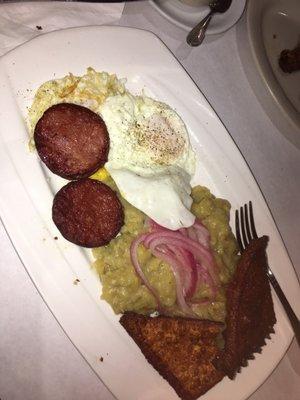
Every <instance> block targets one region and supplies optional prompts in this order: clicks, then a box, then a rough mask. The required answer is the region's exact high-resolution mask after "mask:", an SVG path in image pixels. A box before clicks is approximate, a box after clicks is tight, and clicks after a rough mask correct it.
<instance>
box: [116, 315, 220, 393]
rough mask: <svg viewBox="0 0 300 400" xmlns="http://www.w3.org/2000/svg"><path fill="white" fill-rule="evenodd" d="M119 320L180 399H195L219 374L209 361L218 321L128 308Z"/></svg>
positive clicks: (218, 330) (211, 355)
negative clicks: (147, 312)
mask: <svg viewBox="0 0 300 400" xmlns="http://www.w3.org/2000/svg"><path fill="white" fill-rule="evenodd" d="M120 323H121V324H122V326H123V327H124V328H125V329H126V331H127V332H128V333H129V335H130V336H131V337H132V338H133V340H134V341H135V342H136V344H137V345H138V346H139V348H140V349H141V351H142V353H143V354H144V356H145V357H146V359H147V360H148V362H149V363H150V364H151V365H152V366H153V367H154V368H155V369H156V370H157V371H158V372H159V373H160V375H161V376H162V377H163V378H165V379H166V380H167V381H168V382H169V384H170V385H171V386H172V387H173V388H174V389H175V391H176V392H177V394H178V396H179V397H180V398H181V399H184V400H195V399H197V398H198V397H199V396H201V395H203V394H204V393H205V392H207V391H208V390H209V389H210V388H211V387H213V386H214V385H215V384H216V383H218V382H219V381H220V380H221V379H222V378H223V376H224V374H223V373H222V372H220V371H218V370H217V369H216V368H215V367H214V365H213V364H212V360H213V359H215V357H216V356H217V354H218V352H219V348H218V346H217V343H216V341H217V340H216V339H217V337H218V335H220V333H221V331H222V329H223V328H224V325H223V324H222V323H218V322H212V321H206V320H197V319H190V318H180V317H176V318H175V317H167V316H158V317H153V318H152V317H147V316H143V315H140V314H135V313H132V312H128V313H125V314H124V315H123V316H122V317H121V319H120Z"/></svg>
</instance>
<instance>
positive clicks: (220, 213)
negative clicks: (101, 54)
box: [93, 172, 238, 321]
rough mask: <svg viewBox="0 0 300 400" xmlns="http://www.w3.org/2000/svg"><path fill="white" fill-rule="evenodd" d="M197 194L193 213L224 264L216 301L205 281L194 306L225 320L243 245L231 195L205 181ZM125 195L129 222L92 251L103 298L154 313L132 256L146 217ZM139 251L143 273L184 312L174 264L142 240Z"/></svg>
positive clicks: (165, 301) (121, 308) (117, 308)
mask: <svg viewBox="0 0 300 400" xmlns="http://www.w3.org/2000/svg"><path fill="white" fill-rule="evenodd" d="M93 178H94V179H99V178H100V179H101V180H102V179H103V178H104V179H105V183H106V184H108V185H109V186H111V187H112V188H113V189H114V190H116V191H117V188H116V186H115V184H114V182H113V181H112V179H111V178H109V177H107V176H105V174H103V172H100V173H99V175H97V174H96V175H94V176H93ZM192 198H193V204H192V212H193V213H194V214H195V215H196V217H198V218H199V219H200V220H201V221H202V223H203V224H204V225H205V226H206V227H207V229H208V230H209V232H210V238H211V247H212V250H213V253H214V256H215V261H216V263H217V265H218V267H219V278H220V282H221V286H220V288H219V290H218V293H217V295H216V298H215V299H214V300H213V301H207V298H209V296H210V293H209V288H208V287H207V286H206V285H202V286H200V287H199V288H198V289H197V292H196V293H195V295H194V298H193V299H194V304H193V306H192V309H193V311H194V313H195V314H196V315H197V316H199V317H200V318H203V319H210V320H215V321H224V318H225V291H224V289H225V285H226V283H227V282H228V281H229V280H230V278H231V276H232V274H233V272H234V270H235V266H236V263H237V260H238V255H237V254H238V246H237V243H236V239H235V237H234V235H233V233H232V231H231V228H230V226H229V211H230V204H229V202H228V201H226V200H223V199H218V198H215V196H213V195H212V194H211V193H210V191H209V190H208V189H207V188H205V187H203V186H196V187H194V188H193V190H192ZM120 199H121V201H122V203H123V206H124V212H125V224H124V226H123V228H122V230H121V232H120V234H119V235H118V236H117V237H116V238H115V239H113V240H112V241H111V242H110V243H109V245H107V246H104V247H100V248H96V249H94V250H93V255H94V257H95V259H96V261H95V262H94V267H95V268H96V270H97V272H98V274H99V277H100V280H101V282H102V298H103V299H104V300H106V301H107V302H108V303H109V304H110V305H111V307H112V308H113V310H114V312H115V313H117V314H119V313H123V312H125V311H134V312H137V313H142V314H150V313H152V312H154V311H155V310H156V307H157V304H156V300H155V298H154V297H153V295H152V294H151V293H150V292H149V290H148V289H147V288H146V286H145V285H143V284H142V282H141V281H140V278H139V277H138V276H137V274H136V272H135V270H134V267H133V265H132V263H131V257H130V245H131V243H132V241H133V240H134V239H135V238H136V237H137V235H139V234H140V233H141V232H143V231H144V230H145V226H144V223H145V219H146V216H145V214H143V213H142V212H141V211H139V210H137V209H136V208H135V207H133V206H132V205H130V204H129V203H128V202H127V201H126V200H124V199H123V198H122V197H121V196H120ZM138 256H139V261H140V264H141V266H142V269H143V272H144V274H145V276H146V278H147V279H148V281H149V283H150V285H151V286H152V287H154V288H155V290H156V292H157V293H158V295H159V298H160V300H161V303H162V305H163V306H164V307H165V308H166V309H168V310H170V314H172V315H180V310H179V309H178V307H176V287H175V280H174V276H173V273H172V271H171V269H170V267H169V265H168V264H167V263H165V262H164V261H161V260H160V259H158V258H156V257H154V256H153V255H152V254H151V252H150V251H149V250H148V249H146V248H145V247H144V246H142V245H141V246H139V251H138Z"/></svg>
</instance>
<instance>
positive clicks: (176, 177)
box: [99, 92, 196, 230]
mask: <svg viewBox="0 0 300 400" xmlns="http://www.w3.org/2000/svg"><path fill="white" fill-rule="evenodd" d="M99 111H100V114H101V116H102V118H103V119H104V121H105V123H106V126H107V129H108V132H109V136H110V151H109V156H108V162H107V163H106V165H105V168H106V169H107V171H108V172H109V174H110V175H111V177H112V178H113V179H114V181H115V183H116V185H117V186H118V188H119V190H120V192H121V194H122V196H123V197H124V198H125V199H126V200H127V201H128V202H129V203H131V204H132V205H133V206H135V207H136V208H138V209H139V210H141V211H143V212H144V213H145V214H146V215H147V216H149V217H150V218H151V219H153V220H154V221H155V222H157V223H158V224H160V225H162V226H164V227H166V228H169V229H172V230H177V229H180V228H182V227H188V226H191V225H192V224H193V223H194V221H195V217H194V215H193V214H192V213H191V212H190V207H191V204H192V199H191V197H190V194H191V185H190V181H191V178H192V176H193V174H194V172H195V163H196V161H195V153H194V151H193V149H192V147H191V144H190V141H189V136H188V132H187V129H186V126H185V124H184V122H183V121H182V119H181V118H180V117H179V115H178V114H177V113H176V112H175V111H174V110H173V109H172V108H170V107H169V106H168V105H167V104H165V103H162V102H159V101H156V100H154V99H151V98H149V97H145V96H133V95H132V94H130V93H128V92H126V93H124V94H118V95H116V96H110V97H108V98H107V99H106V100H105V101H104V103H103V104H102V105H101V106H100V107H99Z"/></svg>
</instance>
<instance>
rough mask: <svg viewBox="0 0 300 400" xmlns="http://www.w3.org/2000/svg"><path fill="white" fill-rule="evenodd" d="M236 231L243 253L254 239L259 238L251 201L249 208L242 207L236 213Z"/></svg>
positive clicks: (246, 205)
mask: <svg viewBox="0 0 300 400" xmlns="http://www.w3.org/2000/svg"><path fill="white" fill-rule="evenodd" d="M235 231H236V238H237V241H238V245H239V247H240V249H241V252H242V251H244V250H245V248H246V247H247V246H248V244H249V243H250V242H251V241H252V240H253V239H257V238H258V236H257V233H256V229H255V224H254V218H253V208H252V202H251V201H249V206H248V204H245V205H244V207H240V210H236V211H235Z"/></svg>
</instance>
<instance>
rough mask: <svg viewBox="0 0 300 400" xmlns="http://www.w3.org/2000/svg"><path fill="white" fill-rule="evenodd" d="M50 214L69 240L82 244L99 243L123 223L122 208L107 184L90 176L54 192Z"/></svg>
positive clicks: (102, 243) (107, 241) (96, 245)
mask: <svg viewBox="0 0 300 400" xmlns="http://www.w3.org/2000/svg"><path fill="white" fill-rule="evenodd" d="M52 218H53V221H54V223H55V225H56V226H57V228H58V229H59V231H60V232H61V234H62V235H63V236H64V237H65V238H66V239H67V240H69V241H70V242H72V243H75V244H78V245H79V246H83V247H99V246H103V245H105V244H107V243H109V242H110V240H111V239H113V238H114V237H115V236H116V235H117V234H118V232H119V231H120V229H121V227H122V225H123V223H124V212H123V207H122V204H121V202H120V200H119V199H118V197H117V195H116V193H115V192H114V191H113V190H112V189H111V188H110V187H108V186H107V185H105V184H104V183H102V182H99V181H95V180H92V179H80V180H78V181H73V182H70V183H68V184H67V185H65V186H64V187H63V188H62V189H60V191H59V192H57V194H56V195H55V197H54V201H53V207H52Z"/></svg>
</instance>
